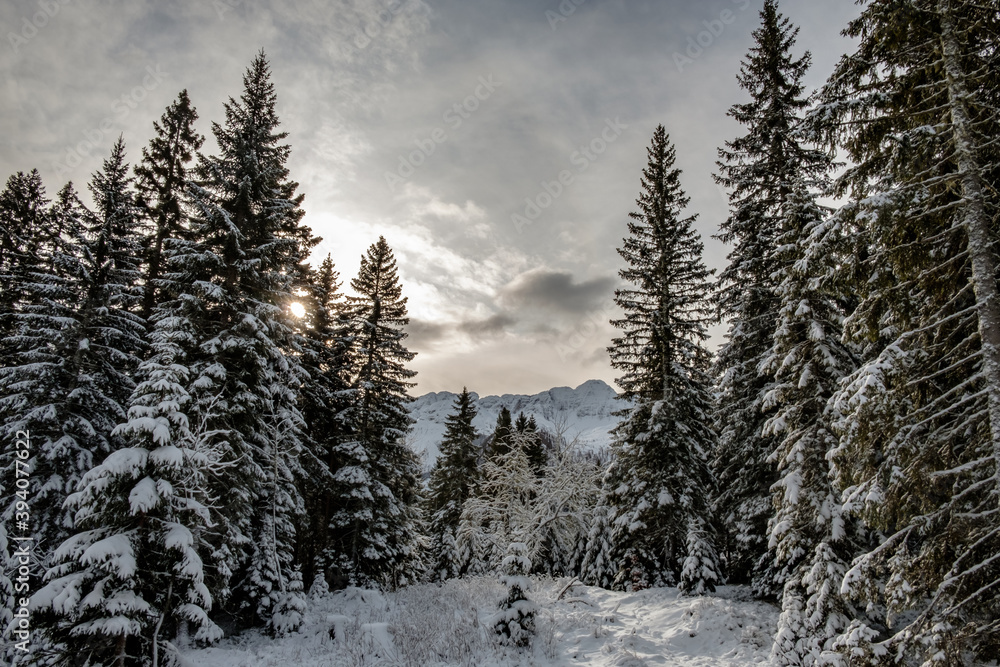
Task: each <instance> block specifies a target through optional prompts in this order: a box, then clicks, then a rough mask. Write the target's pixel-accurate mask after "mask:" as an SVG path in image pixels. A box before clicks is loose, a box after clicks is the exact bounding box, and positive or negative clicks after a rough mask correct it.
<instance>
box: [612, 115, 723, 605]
mask: <svg viewBox="0 0 1000 667" xmlns="http://www.w3.org/2000/svg"><path fill="white" fill-rule="evenodd" d="M647 154H648V156H649V162H648V165H647V167H646V168H645V169H644V170H643V173H642V180H641V184H642V193H641V194H640V196H639V198H638V199H637V200H636V204H637V205H638V207H639V211H638V212H633V213H631V214H630V215H629V217H630V218H631V221H630V222H629V224H628V230H629V236H627V237H626V238H625V239H624V241H623V245H622V247H621V248H619V251H618V252H619V254H620V255H621V256H622V258H623V259H624V260H625V261H626V263H627V267H626V268H624V269H622V270H621V271H620V272H619V275H620V276H621V277H622V279H623V280H625V281H626V282H627V283H628V286H627V287H625V288H621V289H618V290H616V292H615V302H616V303H617V304H618V305H619V306H620V307H621V308H622V309H623V310H624V313H625V314H624V317H623V318H622V319H618V320H613V321H612V324H613V325H614V326H615V327H617V328H619V329H621V330H622V336H621V337H619V338H615V339H614V340H613V342H612V345H611V347H609V348H608V351H609V353H610V355H611V363H612V365H613V366H614V367H615V368H616V369H618V370H619V371H621V372H622V376H621V377H620V378H619V379H618V381H617V382H618V385H619V386H620V387H621V388H622V390H623V391H622V394H621V395H620V397H621V398H622V399H623V400H626V401H629V402H631V403H632V404H633V407H631V408H630V409H627V410H625V411H623V412H622V416H623V417H624V419H623V420H622V421H621V423H620V424H619V425H618V426H617V427H616V429H615V441H614V444H613V452H614V456H615V459H614V461H613V463H612V464H611V467H610V468H609V471H608V473H607V477H606V479H605V482H604V489H605V494H606V500H605V503H606V504H607V505H609V506H610V507H611V512H612V514H611V517H610V524H611V527H612V531H613V533H612V543H613V544H614V549H615V554H614V557H615V560H616V562H617V565H618V573H617V576H616V580H615V584H616V585H617V586H618V587H621V588H625V587H629V588H633V589H634V588H642V587H646V586H661V585H672V584H677V585H679V586H680V587H681V589H682V590H683V591H685V592H692V591H697V590H712V589H713V587H714V584H715V583H716V582H717V581H718V578H719V571H720V570H719V566H718V562H717V560H718V559H717V557H716V555H715V551H714V547H713V546H712V541H713V540H714V535H713V526H712V520H711V517H710V516H709V513H710V508H709V499H710V498H711V495H712V492H713V484H712V478H711V475H710V472H709V467H708V465H709V464H708V457H709V453H710V452H711V450H712V447H713V446H714V444H715V433H714V431H713V430H712V426H711V421H710V416H711V402H712V396H711V380H710V378H709V375H708V369H709V363H710V355H709V352H708V351H707V350H706V349H705V348H704V347H703V341H704V340H705V339H706V338H707V333H706V326H707V324H708V323H709V322H710V321H711V317H712V312H711V304H710V302H709V297H710V289H711V286H710V284H709V282H708V279H709V276H710V272H709V271H708V270H707V269H706V268H705V265H704V263H703V262H702V259H701V253H702V244H701V241H700V240H699V239H698V235H697V232H695V230H694V229H693V223H694V218H693V217H681V212H682V210H683V209H684V207H685V206H686V205H687V203H688V198H687V196H686V195H685V194H684V192H683V190H682V189H681V185H680V170H679V169H677V168H676V167H675V166H674V162H675V159H676V154H675V150H674V147H673V146H672V145H671V143H670V141H669V139H668V137H667V133H666V130H665V129H664V128H663V126H662V125H660V126H657V128H656V130H655V132H654V133H653V139H652V142H651V145H650V147H649V148H648V149H647ZM695 534H699V535H703V537H701V538H699V540H698V544H699V549H700V550H701V551H704V554H703V555H700V556H699V557H700V558H701V559H702V562H703V565H702V566H701V567H699V568H696V569H693V570H691V569H687V568H683V565H684V562H685V559H686V558H687V557H688V556H689V555H693V554H689V553H688V550H687V545H688V542H689V536H693V535H695ZM702 544H703V546H704V549H701V545H702Z"/></svg>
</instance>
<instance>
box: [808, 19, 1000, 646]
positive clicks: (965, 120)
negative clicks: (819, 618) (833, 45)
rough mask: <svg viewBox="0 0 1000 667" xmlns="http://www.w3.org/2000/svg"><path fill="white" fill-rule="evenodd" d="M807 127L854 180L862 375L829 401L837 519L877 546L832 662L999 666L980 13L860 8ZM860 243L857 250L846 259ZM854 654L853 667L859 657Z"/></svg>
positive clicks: (993, 206)
mask: <svg viewBox="0 0 1000 667" xmlns="http://www.w3.org/2000/svg"><path fill="white" fill-rule="evenodd" d="M846 34H847V35H848V36H850V37H852V38H854V39H856V40H858V41H857V47H856V50H855V51H854V52H853V53H851V54H849V55H847V56H845V57H844V58H843V59H842V60H841V62H840V63H839V64H838V66H837V68H836V69H835V71H834V73H833V75H832V76H831V78H830V79H829V82H828V83H827V85H826V86H825V87H824V89H823V91H822V93H821V97H820V104H819V105H818V107H817V109H816V111H815V113H814V114H813V117H814V118H815V120H816V121H817V124H818V126H819V127H820V128H822V129H825V130H827V132H828V135H827V136H828V138H829V140H830V141H831V143H834V142H836V143H837V144H839V145H841V146H843V147H844V148H845V149H846V152H847V155H848V157H849V158H850V161H851V163H852V165H853V166H852V167H851V168H850V169H848V170H847V171H846V172H845V174H844V175H843V177H842V178H841V179H840V183H841V186H842V189H843V191H844V192H845V193H847V194H849V195H850V197H851V203H850V204H849V205H848V209H847V210H846V211H845V213H844V215H845V216H847V215H848V214H850V215H853V216H854V217H855V218H856V219H857V220H859V221H860V223H862V224H863V238H862V241H863V245H864V246H865V250H866V252H865V254H864V255H862V256H860V257H859V259H858V260H857V262H855V266H854V267H853V268H854V272H855V273H856V274H857V278H858V280H857V283H856V285H855V289H856V291H857V293H858V296H859V299H860V303H859V306H858V308H857V310H856V312H855V313H854V314H853V315H852V316H851V317H850V319H849V320H848V321H847V323H846V331H847V334H848V336H849V337H850V339H851V340H853V341H856V342H857V343H858V344H859V345H864V346H865V348H866V351H865V359H864V363H862V364H861V367H860V368H859V369H858V371H857V372H855V373H854V374H853V375H852V376H851V377H850V382H849V383H848V384H846V385H845V386H844V388H843V389H842V391H841V392H839V394H838V395H837V397H836V405H837V406H838V409H840V410H841V411H842V412H843V413H844V414H845V418H844V420H843V423H842V427H843V429H844V432H843V435H842V442H841V447H840V449H839V450H838V451H837V454H836V457H835V459H834V462H835V464H837V469H838V471H839V474H840V483H841V485H843V486H844V487H846V493H845V498H846V507H847V508H848V509H849V510H850V511H851V512H852V513H854V514H857V515H860V516H861V517H863V519H864V520H865V521H866V523H867V524H868V525H869V526H871V527H872V528H873V530H874V531H876V534H880V535H881V536H882V542H881V544H878V545H875V546H873V548H872V549H871V550H870V552H869V553H868V554H866V555H864V556H863V557H861V558H860V559H859V560H858V561H856V562H855V564H854V565H853V567H852V568H851V570H850V571H849V572H848V575H847V577H846V581H845V584H844V586H845V590H846V592H848V593H849V594H851V595H852V596H856V597H859V598H861V599H862V600H864V601H865V602H867V603H868V604H867V606H868V609H869V612H870V615H871V616H872V617H871V618H869V619H865V620H859V621H857V622H855V623H854V624H852V626H851V627H850V628H849V629H848V630H847V631H845V632H844V634H843V637H842V639H841V644H842V646H843V650H844V652H845V653H849V654H850V655H852V656H858V657H857V658H855V659H856V660H857V661H859V662H863V661H864V660H868V662H870V663H876V662H878V661H879V660H883V659H892V660H901V661H907V662H913V663H914V664H916V663H918V662H923V661H926V662H925V663H924V664H934V665H945V664H947V665H960V664H968V662H969V661H970V660H976V659H982V660H989V659H992V657H993V656H995V655H997V654H998V653H1000V628H998V626H997V623H996V609H997V608H998V607H1000V585H998V582H1000V570H998V567H997V562H998V561H997V556H996V554H997V553H998V552H1000V508H998V507H997V498H998V491H1000V487H998V484H1000V475H998V473H997V470H1000V465H998V461H1000V296H998V294H997V291H998V288H997V266H998V265H997V247H998V245H997V237H998V230H997V223H996V212H997V208H998V207H997V204H998V200H997V196H996V193H995V190H994V189H993V188H992V187H990V186H989V185H988V184H989V183H994V182H996V179H997V174H998V164H1000V162H998V161H997V159H996V158H997V152H996V144H995V138H996V137H997V136H998V134H1000V123H998V119H1000V117H998V110H1000V106H998V102H1000V100H998V95H997V90H998V79H997V68H996V60H995V58H996V56H995V53H996V44H997V43H998V41H1000V19H998V14H997V12H996V8H995V7H994V6H992V5H982V4H977V3H973V2H965V1H960V0H916V1H914V2H905V3H904V2H894V1H890V0H874V1H871V2H866V3H864V6H863V9H862V10H861V14H860V16H859V17H858V18H857V19H855V20H854V21H852V22H851V23H850V25H849V26H848V28H847V30H846ZM859 245H861V243H859ZM864 656H867V658H865V657H864Z"/></svg>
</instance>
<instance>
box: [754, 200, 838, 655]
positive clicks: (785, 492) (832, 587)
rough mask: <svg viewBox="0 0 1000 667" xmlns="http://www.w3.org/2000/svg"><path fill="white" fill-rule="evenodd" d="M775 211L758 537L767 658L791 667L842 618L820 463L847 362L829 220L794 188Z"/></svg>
mask: <svg viewBox="0 0 1000 667" xmlns="http://www.w3.org/2000/svg"><path fill="white" fill-rule="evenodd" d="M782 208H783V211H784V215H783V216H782V231H781V235H780V236H779V238H778V239H777V248H778V249H777V251H776V252H775V256H774V260H775V273H776V277H777V278H778V279H779V280H780V282H779V284H778V289H777V296H778V298H779V299H780V300H781V301H780V303H781V305H780V308H779V310H778V322H777V328H776V329H775V333H774V343H773V344H772V346H771V349H770V350H769V351H768V353H767V355H766V356H765V357H764V360H763V363H762V364H761V367H762V369H763V370H764V371H765V372H767V373H770V374H771V375H772V377H773V379H774V383H773V385H772V388H771V389H770V390H769V391H768V393H767V394H766V395H765V397H764V403H763V407H764V408H765V409H767V410H768V411H769V414H770V417H769V419H768V421H767V423H766V424H765V425H764V432H765V434H768V435H771V436H773V437H774V439H775V440H776V441H777V443H778V445H777V448H776V450H775V453H774V455H773V459H774V460H775V461H776V463H777V467H778V475H779V478H778V481H777V482H776V483H775V485H774V487H773V494H774V506H775V508H776V512H775V516H774V517H772V518H771V521H770V523H769V524H768V535H769V540H770V548H771V549H773V551H774V554H775V558H776V560H777V566H778V568H779V572H780V573H781V574H782V578H783V579H784V582H785V583H784V594H783V598H782V602H783V605H782V613H781V617H780V619H779V621H778V630H777V634H776V636H775V640H774V645H773V647H772V656H773V657H774V659H775V661H776V662H777V664H779V665H790V666H791V665H794V666H796V667H799V666H803V665H809V666H812V665H818V664H823V662H822V660H821V656H822V655H823V654H824V653H826V652H830V651H831V650H832V648H833V641H834V639H835V638H836V637H837V635H838V634H839V633H840V632H841V631H843V630H844V629H845V628H846V627H847V624H848V622H849V621H850V620H851V619H850V616H851V614H850V611H849V609H848V606H847V605H846V603H845V602H844V600H843V599H842V598H841V597H840V582H841V580H842V579H843V575H844V573H845V572H846V571H847V563H848V562H849V561H850V559H851V557H852V556H853V555H854V553H853V549H852V545H851V544H850V536H849V535H848V531H847V529H846V527H845V522H844V517H843V516H842V513H841V504H840V494H839V492H838V491H837V490H836V489H835V488H834V480H833V470H832V468H831V465H830V461H829V458H828V456H829V454H830V453H831V452H832V451H833V450H835V449H836V447H837V444H838V438H837V436H836V434H835V432H834V429H833V424H834V421H835V415H834V414H833V412H832V410H831V408H830V407H829V401H830V397H831V396H833V394H834V392H835V391H836V389H837V387H838V383H839V382H840V380H841V379H842V378H844V377H845V376H846V375H847V374H849V373H850V372H851V371H853V370H854V359H853V357H852V355H851V353H850V351H849V350H848V349H847V348H846V347H845V346H844V345H843V344H842V343H841V334H842V321H843V313H842V312H841V310H840V307H839V303H838V301H839V293H838V288H839V286H838V284H837V276H838V265H839V263H840V262H841V261H842V260H843V258H842V257H841V256H840V255H841V253H840V252H838V248H839V247H841V244H840V243H839V242H838V241H839V239H838V237H839V225H838V224H837V219H836V218H832V219H831V220H829V221H828V220H825V219H824V218H825V214H826V213H827V211H824V210H823V209H822V208H820V207H819V206H818V205H817V204H816V202H815V199H814V196H813V195H812V194H811V193H810V192H809V191H808V190H807V187H806V185H805V183H804V182H802V181H799V182H797V183H795V184H793V187H792V191H791V192H790V193H789V195H788V196H787V197H786V198H785V202H784V205H783V207H782Z"/></svg>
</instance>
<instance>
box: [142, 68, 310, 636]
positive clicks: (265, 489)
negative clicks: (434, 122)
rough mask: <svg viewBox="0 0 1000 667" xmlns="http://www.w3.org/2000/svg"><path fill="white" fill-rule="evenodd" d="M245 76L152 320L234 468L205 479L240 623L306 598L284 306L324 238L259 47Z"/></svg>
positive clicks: (261, 620) (297, 423)
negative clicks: (308, 204) (294, 167)
mask: <svg viewBox="0 0 1000 667" xmlns="http://www.w3.org/2000/svg"><path fill="white" fill-rule="evenodd" d="M243 86H244V89H243V93H242V94H241V96H240V98H239V99H238V100H236V99H232V98H230V100H229V101H228V102H227V103H226V105H225V112H226V114H225V115H226V120H225V124H223V125H220V124H218V123H215V124H213V125H212V132H213V134H214V135H215V139H216V143H217V145H218V148H219V154H218V155H215V156H204V155H202V156H200V158H199V163H198V167H197V170H196V172H195V176H196V179H195V181H194V182H191V183H189V186H188V192H189V200H190V201H189V206H190V207H191V210H192V217H191V220H190V234H191V236H190V239H185V238H179V239H171V242H170V244H169V245H168V248H169V250H168V260H167V261H168V267H167V274H169V275H167V276H166V279H165V280H164V281H163V283H162V286H163V287H164V288H165V289H166V291H167V295H168V296H167V297H166V298H164V299H163V303H162V304H161V305H160V306H159V308H158V309H157V310H156V314H155V315H154V319H155V320H156V326H157V327H160V328H163V329H164V334H165V335H166V334H167V332H168V331H170V332H173V333H170V334H169V335H171V336H176V337H181V338H183V345H184V350H183V351H184V354H185V359H186V360H187V362H186V363H187V365H188V367H189V370H190V373H189V375H188V381H187V382H188V384H187V385H186V387H185V389H186V390H187V391H188V393H189V394H190V395H191V397H192V402H191V406H190V407H189V419H190V420H191V421H192V423H193V424H195V428H196V429H197V430H196V432H195V436H196V437H197V438H201V437H209V436H211V439H212V441H213V442H212V447H214V448H216V449H217V450H218V451H217V456H218V460H219V461H220V462H221V463H222V464H223V465H227V466H230V473H229V474H228V475H226V476H225V478H224V479H214V478H213V480H212V483H213V487H212V488H211V489H210V491H211V495H213V496H214V497H218V498H219V499H220V502H222V503H223V508H222V517H223V520H222V521H221V522H220V524H219V525H218V527H217V528H216V531H215V534H214V535H213V536H212V540H213V544H214V546H215V548H216V554H215V556H214V558H215V560H216V562H217V563H218V569H217V570H216V572H215V576H216V577H217V578H216V579H214V580H212V582H211V586H212V590H213V592H214V593H216V596H215V597H217V598H218V599H220V600H226V599H229V602H228V604H229V609H230V611H231V612H232V613H234V614H235V615H236V616H237V617H238V619H239V621H240V622H241V623H243V624H265V625H267V626H268V627H269V628H270V629H271V630H273V631H275V632H278V633H280V632H283V631H286V630H289V629H292V628H294V627H296V626H297V625H298V623H299V622H300V621H301V613H302V610H303V608H304V602H303V598H302V592H301V588H302V581H301V574H300V571H299V569H298V566H297V564H296V563H295V562H294V549H295V539H294V538H295V536H294V522H293V518H294V516H295V515H296V514H298V513H300V512H301V511H302V498H301V496H300V494H299V493H298V487H297V485H296V481H297V479H298V478H299V477H300V475H301V474H302V470H301V465H300V459H301V457H302V456H303V447H302V416H301V413H300V412H299V409H298V405H297V400H298V398H297V395H296V390H297V388H298V387H299V385H300V384H301V382H302V381H303V379H304V376H303V373H302V370H301V366H300V365H299V364H298V362H297V356H298V354H299V353H300V351H299V350H298V349H297V339H296V337H295V335H294V331H293V323H292V322H291V317H292V315H291V312H290V304H291V303H292V302H293V301H294V300H295V298H296V297H295V294H294V289H295V287H296V286H298V285H301V284H302V283H303V276H304V273H305V271H306V265H305V264H304V262H305V259H306V256H307V254H308V251H309V248H311V247H312V246H313V245H314V244H315V243H316V239H314V238H313V237H312V235H311V233H310V230H309V228H308V227H306V226H305V225H303V224H302V223H301V219H302V216H303V211H302V208H301V203H302V195H300V194H296V189H297V188H298V184H297V183H295V182H294V181H292V180H290V179H289V172H288V168H287V166H286V163H287V161H288V156H289V152H290V148H289V146H288V145H287V144H285V143H283V141H284V139H285V138H286V137H287V134H286V133H284V132H280V131H279V130H278V126H279V120H278V117H277V113H276V111H275V108H276V105H277V96H276V94H275V90H274V84H273V83H272V82H271V73H270V68H269V66H268V63H267V59H266V58H265V56H264V54H263V53H261V54H259V55H258V56H257V57H256V58H254V61H253V62H252V63H251V65H250V67H249V68H248V69H247V71H246V73H245V74H244V77H243ZM231 583H232V584H235V587H234V588H232V589H230V584H231Z"/></svg>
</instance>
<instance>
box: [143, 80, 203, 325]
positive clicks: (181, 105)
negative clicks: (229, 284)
mask: <svg viewBox="0 0 1000 667" xmlns="http://www.w3.org/2000/svg"><path fill="white" fill-rule="evenodd" d="M196 120H198V113H197V112H196V111H195V109H194V107H193V106H191V99H190V98H189V97H188V94H187V90H182V91H181V92H180V93H179V94H178V95H177V100H176V101H175V102H174V103H173V104H171V105H170V106H168V107H167V110H166V111H165V112H164V113H163V115H162V116H161V117H160V120H159V121H158V122H157V121H154V122H153V130H154V132H155V133H156V136H154V137H153V138H152V139H151V140H150V142H149V146H148V147H147V148H143V149H142V162H140V163H139V164H138V165H136V167H135V179H136V191H137V196H136V203H137V204H138V205H139V208H140V210H141V211H142V217H143V219H144V220H145V221H146V222H147V229H145V230H144V232H145V234H144V236H145V238H144V239H143V260H144V261H143V288H144V293H143V298H142V314H143V317H145V318H147V319H148V318H149V316H150V315H151V314H152V312H153V307H154V306H155V305H156V302H157V293H158V290H159V287H158V285H159V279H160V274H161V272H162V269H163V265H164V262H163V250H164V245H165V244H166V241H167V239H168V238H179V237H180V236H181V235H182V234H184V232H185V229H186V222H187V215H186V213H185V211H184V191H185V188H186V187H187V181H188V179H189V174H188V170H189V167H190V163H191V161H192V160H193V159H194V156H195V153H197V151H198V149H200V148H201V145H202V143H204V141H205V138H204V137H203V136H201V135H200V134H198V132H196V131H195V129H194V123H195V121H196Z"/></svg>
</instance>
